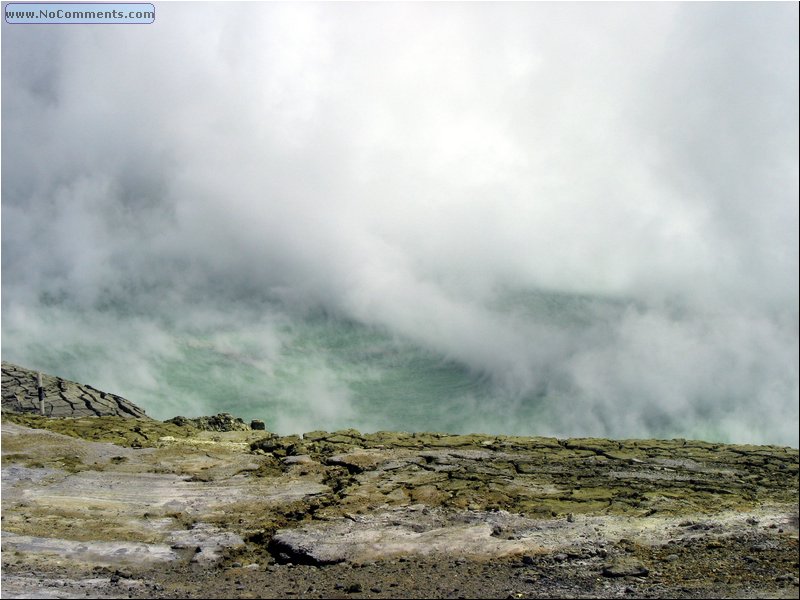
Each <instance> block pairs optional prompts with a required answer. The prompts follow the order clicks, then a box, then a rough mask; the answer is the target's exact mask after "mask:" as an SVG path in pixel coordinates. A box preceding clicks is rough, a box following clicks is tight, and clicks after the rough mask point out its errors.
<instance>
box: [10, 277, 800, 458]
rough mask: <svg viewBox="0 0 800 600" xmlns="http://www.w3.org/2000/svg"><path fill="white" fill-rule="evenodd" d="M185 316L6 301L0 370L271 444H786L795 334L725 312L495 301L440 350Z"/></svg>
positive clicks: (321, 321) (306, 314)
mask: <svg viewBox="0 0 800 600" xmlns="http://www.w3.org/2000/svg"><path fill="white" fill-rule="evenodd" d="M183 308H184V309H185V310H184V311H182V312H180V313H173V314H169V315H160V316H159V315H157V314H154V313H153V312H151V311H148V312H145V311H136V310H132V309H131V307H115V306H110V307H106V308H105V309H103V310H100V311H98V310H93V311H80V310H75V309H69V308H67V307H65V306H63V305H59V304H57V303H50V304H41V305H37V306H35V307H29V308H20V307H12V308H11V309H8V310H6V311H5V313H4V319H3V359H4V360H9V361H11V362H16V363H18V364H21V365H23V366H26V367H29V368H34V369H41V370H43V371H46V372H49V373H53V374H56V375H60V376H62V377H66V378H69V379H73V380H76V381H80V382H84V383H90V384H91V385H94V386H95V387H98V388H100V389H104V390H107V391H110V392H113V393H117V394H120V395H122V396H124V397H126V398H128V399H130V400H132V401H133V402H135V403H136V404H138V405H139V406H141V407H143V408H144V409H145V410H146V411H147V413H148V414H149V415H151V416H153V417H155V418H159V419H167V418H171V417H173V416H176V415H179V414H180V415H184V416H190V417H191V416H199V415H204V414H215V413H218V412H230V413H232V414H234V415H237V416H240V417H242V418H244V419H246V420H249V419H256V418H257V419H262V420H264V421H265V422H266V423H267V426H268V428H269V429H270V430H272V431H276V432H279V433H282V434H288V433H301V432H304V431H311V430H315V429H325V430H335V429H343V428H349V427H353V428H356V429H360V430H362V431H377V430H401V431H443V432H452V433H469V432H480V433H497V434H515V435H549V436H558V437H575V436H601V437H616V438H636V437H640V438H641V437H663V438H671V437H684V438H702V439H707V440H718V441H740V442H761V443H763V442H775V443H789V444H792V443H796V442H795V439H796V435H797V433H796V428H795V427H793V426H792V422H793V421H792V419H796V417H795V416H793V415H796V412H797V406H796V404H793V403H792V397H793V394H794V397H796V394H797V383H796V381H797V372H796V364H795V365H793V364H792V353H791V351H790V350H791V348H792V340H793V337H792V336H793V334H792V332H791V331H788V332H787V333H781V331H780V330H778V329H770V328H767V327H764V326H763V323H761V324H760V325H759V327H760V328H757V327H752V326H751V324H750V323H749V322H740V321H741V319H739V318H738V317H737V318H736V319H727V320H725V319H716V320H715V319H712V318H709V317H708V315H700V316H697V317H692V316H691V315H689V317H687V316H686V315H681V314H679V313H677V312H675V311H665V310H660V309H659V310H656V309H653V308H648V307H646V306H644V305H642V304H637V303H635V302H632V301H627V300H624V299H608V298H598V297H589V296H580V295H574V294H573V295H570V294H556V293H541V292H536V293H508V294H505V295H503V296H502V297H501V298H499V299H498V300H496V301H495V302H494V303H491V304H489V305H486V306H484V307H483V308H482V310H481V311H478V312H476V313H475V314H476V315H477V317H476V318H478V319H480V320H481V322H480V323H478V324H476V328H475V331H474V332H473V331H459V332H458V333H459V336H456V337H455V338H453V339H444V340H443V341H442V342H441V343H439V340H438V338H437V337H436V336H433V335H423V334H424V333H425V332H424V331H423V334H421V335H418V336H417V337H415V336H414V335H407V334H403V333H401V332H398V331H397V330H391V329H389V327H388V326H387V327H382V326H375V325H367V324H364V323H360V322H358V321H356V320H353V319H350V318H347V317H344V316H342V315H341V314H335V313H330V312H326V311H323V310H312V311H308V310H302V311H301V310H293V309H292V308H291V307H287V306H284V305H281V304H280V303H276V302H265V303H262V304H254V303H251V304H250V305H244V304H241V305H237V304H236V303H231V304H229V305H227V306H226V307H225V310H220V309H208V308H205V309H203V310H200V309H199V308H196V309H192V308H191V307H188V308H187V307H183ZM432 325H436V323H432ZM737 327H738V330H737V329H736V328H737ZM441 332H442V336H443V337H444V338H446V337H447V335H448V334H452V328H451V329H447V328H446V327H443V328H442V329H441ZM412 333H413V332H412ZM781 335H783V336H784V338H785V339H782V338H780V336H781ZM737 336H738V337H737ZM454 340H455V341H454ZM787 349H788V350H787ZM795 355H796V350H795ZM792 411H794V413H792Z"/></svg>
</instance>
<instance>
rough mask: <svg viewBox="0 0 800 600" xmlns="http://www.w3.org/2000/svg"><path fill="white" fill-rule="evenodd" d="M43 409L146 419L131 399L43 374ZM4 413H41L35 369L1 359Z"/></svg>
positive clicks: (58, 414) (69, 414)
mask: <svg viewBox="0 0 800 600" xmlns="http://www.w3.org/2000/svg"><path fill="white" fill-rule="evenodd" d="M42 388H43V389H44V411H45V415H46V416H49V417H102V416H119V417H125V418H133V419H147V418H148V416H147V415H146V414H145V412H144V410H142V409H141V408H139V407H138V406H136V405H135V404H133V403H132V402H130V401H128V400H126V399H125V398H122V397H121V396H117V395H116V394H109V393H107V392H101V391H100V390H98V389H95V388H93V387H92V386H90V385H85V384H82V383H76V382H74V381H69V380H67V379H62V378H61V377H53V376H52V375H47V374H44V373H43V374H42ZM3 412H4V413H36V414H39V413H40V407H39V394H38V387H37V379H36V371H31V370H30V369H25V368H23V367H19V366H17V365H13V364H11V363H8V362H3Z"/></svg>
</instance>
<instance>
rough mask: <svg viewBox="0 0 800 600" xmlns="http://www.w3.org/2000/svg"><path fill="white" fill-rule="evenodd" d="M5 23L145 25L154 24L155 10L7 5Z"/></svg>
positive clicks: (111, 5)
mask: <svg viewBox="0 0 800 600" xmlns="http://www.w3.org/2000/svg"><path fill="white" fill-rule="evenodd" d="M5 19H6V23H9V24H11V25H81V24H84V25H85V24H96V25H147V24H150V23H153V22H154V21H155V20H156V8H155V6H153V5H152V4H150V3H145V2H134V3H123V2H102V3H101V2H97V3H84V2H75V3H71V2H63V3H58V4H53V3H44V2H24V3H23V2H9V3H8V4H6V6H5Z"/></svg>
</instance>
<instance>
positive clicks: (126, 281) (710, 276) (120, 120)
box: [2, 3, 799, 446]
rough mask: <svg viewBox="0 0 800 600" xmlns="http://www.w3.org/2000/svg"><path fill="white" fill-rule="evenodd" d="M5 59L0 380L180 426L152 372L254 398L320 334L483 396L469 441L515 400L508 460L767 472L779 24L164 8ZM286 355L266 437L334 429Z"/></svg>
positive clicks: (790, 121)
mask: <svg viewBox="0 0 800 600" xmlns="http://www.w3.org/2000/svg"><path fill="white" fill-rule="evenodd" d="M2 44H3V48H2V50H3V53H2V60H3V65H2V66H3V71H2V83H3V88H2V89H3V106H2V136H3V140H2V141H3V164H2V175H3V192H2V209H3V214H2V217H3V220H2V250H3V254H2V268H3V272H2V284H3V290H2V291H3V299H2V306H3V319H2V327H3V342H4V344H3V358H4V360H12V361H16V362H19V363H21V364H24V365H26V366H30V367H34V368H44V369H48V370H51V371H55V372H57V373H58V374H62V375H70V376H73V377H74V378H77V379H79V380H82V381H87V382H91V383H93V384H94V385H97V386H99V387H103V386H105V387H107V388H108V389H109V390H110V391H114V392H115V393H120V394H122V395H126V396H128V397H130V398H131V399H133V400H134V401H136V402H137V403H139V404H141V405H142V406H143V407H145V408H146V409H148V411H149V412H150V413H151V414H154V415H155V416H160V417H167V416H172V415H174V414H176V413H177V412H184V413H186V412H210V411H212V410H216V409H221V407H220V406H215V404H214V403H215V401H216V399H215V398H210V397H208V396H205V395H204V394H203V393H202V390H197V392H196V394H189V395H187V394H184V395H183V396H182V397H180V398H177V397H172V396H170V395H169V394H164V393H163V391H162V392H159V390H164V389H169V387H168V386H169V385H170V382H169V381H165V380H164V378H163V376H162V375H161V374H159V371H158V369H156V368H155V365H157V364H158V363H160V362H164V361H168V360H179V359H180V357H181V352H182V348H184V347H185V346H186V344H207V345H209V346H210V347H213V349H214V350H215V351H216V352H219V353H222V354H225V355H228V356H235V357H237V360H238V359H241V360H243V361H249V363H250V364H252V366H253V368H254V369H256V370H257V371H258V372H260V373H262V374H263V375H264V376H265V377H270V376H272V375H274V369H275V365H276V361H277V357H278V356H279V354H280V353H281V351H282V348H285V347H286V345H287V344H291V343H292V340H293V339H295V337H296V336H295V334H296V330H295V329H293V328H294V327H296V326H295V325H293V323H296V322H297V320H298V319H302V317H303V315H307V314H310V313H312V312H313V311H319V310H322V311H325V312H326V313H328V314H334V315H337V317H338V318H342V319H351V320H353V321H354V322H357V323H360V324H363V325H366V326H370V327H374V328H376V329H379V330H381V331H384V332H387V335H391V336H397V338H398V339H399V340H405V341H409V342H411V343H414V344H417V345H419V346H421V347H423V348H426V349H428V350H429V351H430V352H431V353H432V355H435V356H440V357H442V359H443V360H451V361H455V362H457V363H458V364H461V365H463V366H464V368H465V369H468V370H470V371H472V372H475V373H481V374H485V376H486V377H488V378H490V379H491V380H492V381H493V382H495V384H496V386H497V389H498V390H499V391H502V394H500V393H499V396H498V397H501V396H502V397H503V398H505V399H506V400H502V401H501V400H499V399H498V400H497V405H496V406H493V407H487V406H477V405H476V406H472V407H471V408H470V407H469V406H464V407H462V408H463V409H464V410H466V411H467V412H469V411H470V410H472V411H473V412H474V414H475V415H476V417H475V419H476V420H475V422H473V423H471V425H473V427H472V428H473V429H482V428H483V427H481V425H482V422H481V421H480V418H483V417H485V418H486V419H487V420H486V421H485V424H486V427H485V428H483V429H485V430H488V429H494V430H504V431H516V430H517V429H515V427H517V425H515V423H514V420H515V417H514V406H513V405H512V404H513V400H509V399H514V398H523V397H525V395H526V394H528V393H530V392H531V390H538V389H545V390H550V392H553V390H555V391H556V392H558V393H551V394H550V396H548V397H549V398H551V399H550V400H549V404H548V405H547V407H546V410H544V411H543V412H542V413H541V421H539V422H537V423H535V424H529V425H528V427H529V430H530V431H529V432H531V433H543V434H553V435H603V436H614V437H642V436H648V435H657V434H664V433H665V432H667V433H673V434H675V435H686V436H689V435H703V436H705V437H708V438H711V439H724V440H733V441H742V442H760V443H781V444H791V445H794V446H797V444H798V203H797V198H798V194H799V190H798V76H797V73H798V15H797V10H796V7H795V6H793V5H791V4H782V3H778V4H770V3H766V4H760V3H758V4H748V3H736V4H711V5H704V4H683V5H681V4H672V3H665V4H642V5H636V4H633V5H631V4H623V5H594V4H588V5H587V4H580V5H550V4H538V3H533V4H524V3H523V4H519V3H511V4H506V3H498V4H417V3H412V4H399V5H395V4H377V5H362V4H348V3H344V4H336V3H332V4H291V5H289V4H282V3H275V4H273V3H269V4H258V3H242V4H231V5H224V6H223V5H218V4H202V5H197V4H163V5H159V6H158V14H157V20H156V23H155V24H154V25H152V26H135V27H134V26H130V27H125V26H114V27H101V26H92V27H88V26H58V27H56V26H52V27H50V26H38V27H32V26H30V27H29V26H20V25H18V26H14V25H7V24H3V38H2ZM529 292H531V293H539V292H547V293H548V294H559V295H561V296H562V297H564V298H572V299H579V300H576V301H578V302H579V304H578V306H577V308H575V309H574V311H573V312H574V313H575V314H576V315H577V316H576V318H575V319H573V320H572V321H570V322H569V323H563V322H558V321H557V320H555V319H553V318H550V317H549V316H548V314H547V313H546V311H545V312H535V313H533V314H531V313H530V312H526V308H525V305H524V303H516V302H515V301H514V300H513V299H514V298H518V297H519V295H520V294H522V295H523V296H524V294H525V293H529ZM233 331H236V332H239V334H238V335H235V336H234V335H232V334H230V332H233ZM226 332H228V333H226ZM304 360H305V363H303V364H304V366H303V368H302V369H301V371H302V373H301V372H298V373H297V374H296V377H295V378H294V379H292V381H293V382H294V383H292V384H291V385H290V389H288V390H287V394H289V393H290V392H291V393H293V394H295V395H296V397H297V402H301V403H303V402H304V403H306V404H305V405H304V406H305V407H306V408H307V409H308V410H307V411H303V415H304V416H297V413H294V416H291V417H290V416H287V414H276V415H274V416H272V417H271V418H272V420H273V422H274V423H275V425H276V427H277V428H278V429H279V430H280V429H283V430H287V431H288V430H292V431H297V430H299V429H302V428H308V429H310V428H313V427H324V426H325V425H326V423H328V422H330V421H331V420H334V421H335V420H336V419H339V420H342V421H348V420H350V421H353V420H354V419H357V418H359V417H358V414H359V411H357V410H356V408H355V407H354V405H353V400H352V397H351V396H350V394H349V391H348V389H349V388H348V381H347V380H346V378H345V379H343V378H342V376H340V375H337V374H335V373H334V372H332V371H331V370H330V367H329V365H326V364H325V363H324V361H322V362H318V363H317V362H315V360H316V359H315V358H314V357H313V356H311V355H309V356H308V358H307V359H304ZM211 369H212V370H213V367H211ZM217 375H218V376H219V377H224V374H223V373H219V374H217ZM232 385H233V386H234V388H235V385H236V382H235V381H234V382H232ZM165 386H166V387H165ZM292 386H294V387H292ZM159 393H161V395H159ZM559 394H560V395H559ZM157 398H158V399H159V400H158V401H156V400H155V399H157ZM187 406H191V407H192V410H190V409H188V408H187ZM487 413H492V414H491V415H487ZM503 415H506V417H505V418H506V420H505V421H504V417H503ZM482 416H483V417H482ZM361 418H362V420H361V421H359V424H361V425H362V426H365V427H368V426H369V425H370V422H369V421H368V420H367V421H365V420H364V418H363V417H361ZM665 423H667V424H668V426H667V427H666V428H665V426H664V424H665ZM379 425H383V423H375V426H379ZM402 425H403V424H402V423H400V424H398V426H402Z"/></svg>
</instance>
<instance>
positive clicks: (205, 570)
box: [2, 413, 798, 598]
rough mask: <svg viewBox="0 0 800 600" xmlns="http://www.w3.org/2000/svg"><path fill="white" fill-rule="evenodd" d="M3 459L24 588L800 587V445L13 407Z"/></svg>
mask: <svg viewBox="0 0 800 600" xmlns="http://www.w3.org/2000/svg"><path fill="white" fill-rule="evenodd" d="M179 423H183V422H179ZM2 453H3V461H2V476H3V486H2V508H3V514H2V562H3V575H2V584H3V592H2V594H3V597H7V598H15V597H16V598H21V597H37V598H73V597H87V596H89V597H108V598H128V597H131V598H144V597H147V598H154V597H158V598H195V597H196V598H204V597H211V598H228V597H234V598H257V597H328V598H329V597H352V598H360V597H374V598H380V597H433V598H459V597H492V598H495V597H496V598H525V597H587V596H588V597H681V598H682V597H687V598H689V597H692V598H700V597H702V598H706V597H785V598H792V597H797V596H798V451H797V450H796V449H791V448H781V447H773V446H733V445H723V444H712V443H706V442H696V441H686V440H670V441H664V440H629V441H612V440H600V439H570V440H557V439H551V438H520V437H505V436H485V435H463V436H462V435H459V436H453V435H444V434H433V433H429V434H408V433H391V432H380V433H375V434H361V433H359V432H356V431H352V430H346V431H339V432H333V433H326V432H310V433H307V434H305V435H303V436H285V437H279V436H276V435H273V434H269V433H267V432H264V431H244V430H242V431H230V432H216V431H201V430H199V429H197V427H195V426H194V425H192V424H191V423H185V424H182V425H181V424H176V423H162V422H160V421H155V420H152V419H146V420H140V419H129V418H122V417H119V416H117V417H94V418H72V419H48V418H43V417H39V416H35V415H15V414H7V413H6V414H4V415H3V423H2Z"/></svg>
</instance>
